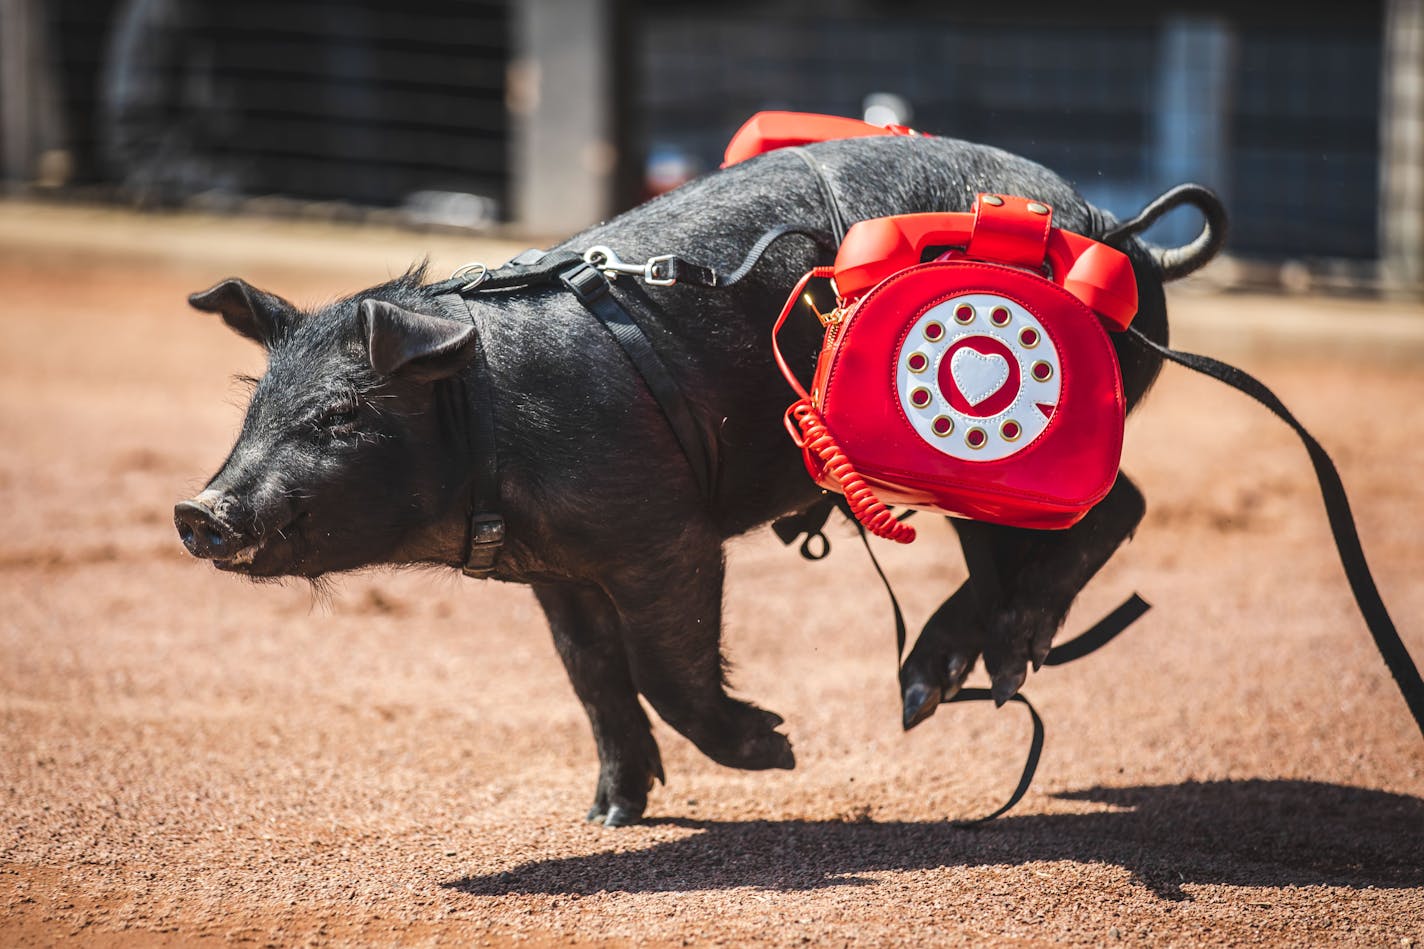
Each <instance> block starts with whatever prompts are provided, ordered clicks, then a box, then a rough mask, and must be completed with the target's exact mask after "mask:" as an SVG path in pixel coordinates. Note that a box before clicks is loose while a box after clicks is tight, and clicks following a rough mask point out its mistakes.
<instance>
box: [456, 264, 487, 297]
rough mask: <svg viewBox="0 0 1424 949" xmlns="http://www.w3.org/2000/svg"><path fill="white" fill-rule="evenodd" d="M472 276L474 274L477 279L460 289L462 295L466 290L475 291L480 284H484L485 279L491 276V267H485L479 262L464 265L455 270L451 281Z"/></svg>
mask: <svg viewBox="0 0 1424 949" xmlns="http://www.w3.org/2000/svg"><path fill="white" fill-rule="evenodd" d="M470 274H474V275H475V277H474V279H473V280H471V281H470V282H469V283H467V284H464V285H463V286H461V287H460V292H461V293H463V292H465V291H466V290H473V289H475V287H478V286H479V285H480V284H482V283H484V280H485V277H486V276H488V275H489V267H487V266H485V265H484V264H482V263H480V262H479V261H474V262H472V263H468V264H464V265H462V266H460V267H457V268H456V269H455V272H454V273H452V274H451V275H450V279H451V280H458V279H460V278H461V277H465V276H469V275H470Z"/></svg>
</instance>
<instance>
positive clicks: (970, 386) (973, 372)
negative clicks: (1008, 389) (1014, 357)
mask: <svg viewBox="0 0 1424 949" xmlns="http://www.w3.org/2000/svg"><path fill="white" fill-rule="evenodd" d="M949 375H950V377H951V378H953V379H954V384H955V385H956V386H957V387H958V388H959V392H960V394H961V395H963V396H964V399H965V401H967V402H968V403H969V404H970V405H978V404H979V403H980V402H983V401H984V400H985V399H987V398H989V397H990V396H991V395H993V394H994V393H995V392H998V391H999V390H1000V389H1001V388H1003V386H1004V383H1005V382H1008V381H1009V361H1008V360H1007V359H1005V358H1004V357H1003V356H1001V355H999V354H998V353H981V352H979V351H978V350H977V349H970V348H969V347H968V346H962V347H960V348H959V349H956V350H955V351H954V355H953V356H951V357H950V360H949Z"/></svg>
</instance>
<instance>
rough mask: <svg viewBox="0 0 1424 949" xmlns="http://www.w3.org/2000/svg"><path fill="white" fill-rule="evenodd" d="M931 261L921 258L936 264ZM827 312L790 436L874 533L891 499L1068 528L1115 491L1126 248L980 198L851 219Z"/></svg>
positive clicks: (1128, 292)
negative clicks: (1111, 333)
mask: <svg viewBox="0 0 1424 949" xmlns="http://www.w3.org/2000/svg"><path fill="white" fill-rule="evenodd" d="M943 248H950V249H949V250H947V251H946V252H944V253H938V256H936V257H935V259H932V260H929V261H927V262H922V258H923V257H925V256H926V255H927V252H928V253H930V254H935V253H937V252H938V250H939V249H943ZM813 277H830V278H831V279H832V281H833V286H834V289H835V292H836V298H837V306H836V308H835V310H833V311H832V312H831V313H830V314H827V315H826V316H824V317H822V319H823V321H824V322H825V323H826V337H825V342H824V345H823V347H822V350H821V354H820V357H819V359H818V362H817V367H816V373H815V377H814V380H813V382H812V385H811V389H810V391H809V392H808V391H807V390H806V389H805V388H803V387H802V385H801V383H800V382H799V381H798V380H797V379H796V377H795V375H794V374H793V373H792V372H791V371H790V368H789V367H788V366H787V365H786V363H785V361H784V359H782V357H781V354H780V351H779V350H778V351H777V353H776V357H777V361H778V363H779V364H780V365H781V368H782V371H783V373H785V375H786V378H787V381H788V382H790V383H791V385H792V387H793V388H794V389H796V390H797V392H798V394H799V395H800V396H801V398H800V400H798V401H797V402H796V403H795V404H793V405H792V406H791V408H790V409H788V411H787V428H788V430H789V431H790V432H791V435H792V438H793V439H794V440H795V441H796V443H797V444H798V445H799V446H801V448H802V451H803V453H804V457H805V462H806V468H807V471H808V472H809V473H810V475H811V477H812V478H813V479H815V480H816V482H817V483H818V484H820V485H822V486H823V487H825V488H828V489H830V490H833V491H839V492H842V493H844V494H845V495H846V496H847V498H848V500H849V501H850V505H851V509H852V511H854V513H855V514H856V516H857V517H858V518H859V519H860V520H861V521H862V522H863V523H864V524H866V526H867V527H868V528H869V529H870V530H871V531H873V532H874V533H876V534H879V535H881V536H885V537H890V538H892V539H895V540H900V541H902V542H908V541H909V540H912V539H913V537H914V531H913V528H911V527H910V526H909V525H907V524H904V523H901V522H900V521H898V520H897V519H896V518H895V517H894V516H893V515H892V514H891V513H890V512H889V511H888V510H887V509H886V504H896V505H901V506H904V507H909V508H914V509H917V510H923V511H935V512H939V513H943V514H952V515H959V516H963V517H971V518H975V519H978V520H984V521H990V522H993V523H997V524H1008V525H1013V526H1016V527H1032V528H1065V527H1069V526H1071V525H1072V524H1074V523H1076V522H1077V521H1078V520H1079V519H1080V518H1081V517H1082V516H1083V515H1084V514H1085V513H1087V511H1088V509H1089V508H1091V507H1092V506H1093V505H1094V504H1096V503H1097V502H1098V501H1100V500H1101V499H1102V498H1103V496H1104V495H1106V494H1107V492H1108V490H1109V489H1110V488H1111V487H1112V484H1113V481H1114V479H1115V478H1116V476H1117V468H1118V462H1119V460H1120V457H1121V453H1122V435H1123V416H1124V400H1123V391H1122V379H1121V374H1120V372H1119V369H1118V364H1117V356H1116V353H1115V351H1114V349H1113V346H1112V343H1111V341H1110V340H1109V338H1108V333H1107V331H1108V329H1112V330H1122V329H1125V328H1126V327H1127V325H1128V324H1129V323H1130V321H1131V319H1132V317H1133V315H1134V314H1135V312H1136V310H1137V284H1136V281H1135V278H1134V276H1133V273H1132V266H1131V264H1130V262H1129V261H1128V259H1127V257H1126V256H1124V255H1123V254H1122V253H1121V252H1119V251H1117V250H1115V249H1113V248H1110V247H1107V246H1106V245H1104V244H1100V243H1098V242H1096V241H1093V240H1091V239H1089V238H1086V237H1083V236H1082V235H1079V234H1074V233H1072V232H1068V231H1063V230H1060V229H1057V228H1054V227H1053V226H1052V210H1051V209H1050V208H1048V207H1047V206H1046V205H1044V204H1042V203H1039V202H1036V201H1033V200H1030V199H1026V198H1021V197H1013V196H1009V195H990V194H984V195H980V196H979V198H978V199H977V200H976V202H975V206H974V210H973V211H972V212H969V213H944V214H910V215H901V216H898V217H891V218H878V219H875V220H870V221H862V222H860V223H858V224H856V225H855V226H853V227H852V228H851V229H850V231H849V232H848V233H847V234H846V238H845V241H844V242H843V243H842V244H841V247H840V250H839V253H838V254H837V257H836V263H835V266H834V267H832V268H817V269H816V270H813V271H811V273H809V274H807V275H806V276H805V277H803V278H802V280H801V282H800V284H798V286H797V288H796V289H795V290H794V291H793V292H792V294H791V297H790V298H789V299H788V300H787V305H786V307H785V308H784V309H783V311H782V314H781V319H779V320H778V321H777V324H776V329H777V331H778V332H779V330H780V328H781V326H782V324H783V323H784V321H785V319H786V317H787V315H788V314H789V313H790V311H791V309H792V308H793V307H794V306H795V304H796V302H797V300H798V299H799V298H800V296H801V293H802V291H803V289H804V288H805V285H806V283H807V282H808V281H809V280H810V279H812V278H813Z"/></svg>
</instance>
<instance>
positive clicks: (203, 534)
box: [173, 491, 242, 560]
mask: <svg viewBox="0 0 1424 949" xmlns="http://www.w3.org/2000/svg"><path fill="white" fill-rule="evenodd" d="M219 497H220V496H219V495H217V493H216V492H213V491H204V492H203V493H202V494H200V495H198V496H197V497H195V498H193V499H191V500H188V501H180V502H178V503H177V504H176V505H174V506H173V523H174V525H175V526H176V527H177V528H178V537H179V539H181V540H182V541H183V546H184V547H186V548H188V553H190V554H192V555H193V556H194V557H201V558H203V559H204V560H226V559H228V558H229V557H232V556H233V555H234V554H235V553H237V550H238V547H240V546H242V542H241V540H240V539H239V538H238V536H237V534H236V533H235V532H234V531H233V530H232V528H230V527H228V526H227V524H225V523H224V522H223V521H222V520H221V519H220V518H219V517H218V515H217V512H216V511H215V510H214V507H215V502H216V501H218V500H219Z"/></svg>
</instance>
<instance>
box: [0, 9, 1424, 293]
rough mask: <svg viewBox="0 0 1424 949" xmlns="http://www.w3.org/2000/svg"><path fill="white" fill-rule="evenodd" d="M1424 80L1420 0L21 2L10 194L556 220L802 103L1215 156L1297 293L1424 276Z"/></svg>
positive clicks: (1111, 192) (492, 221)
mask: <svg viewBox="0 0 1424 949" xmlns="http://www.w3.org/2000/svg"><path fill="white" fill-rule="evenodd" d="M1421 87H1424V0H1358V2H1355V3H1351V4H1344V3H1296V4H1293V5H1291V7H1290V9H1289V12H1288V13H1286V12H1283V9H1282V8H1281V7H1280V5H1279V4H1276V3H1266V2H1245V3H1211V2H1205V3H1198V2H1188V0H1179V2H1174V3H1169V4H1143V3H1140V2H1139V3H1132V4H1127V3H1103V4H1090V5H1078V6H1074V7H1065V6H1064V5H1062V4H1058V3H1053V4H1050V3H1043V2H1023V0H1006V2H996V3H992V4H981V5H978V6H977V8H976V7H975V6H973V5H969V4H946V3H942V2H941V3H930V2H921V0H876V2H870V0H822V2H819V3H807V2H795V0H758V2H755V3H753V2H742V0H722V2H718V3H706V2H688V0H662V2H658V3H653V2H650V0H506V2H499V0H488V2H482V0H402V2H399V3H395V2H389V0H246V2H243V3H232V2H226V0H0V158H2V159H3V166H0V172H3V180H4V183H5V186H6V193H7V194H9V195H11V196H22V197H28V198H30V199H36V198H39V199H48V200H55V201H83V202H91V203H92V202H99V203H109V204H120V205H137V206H139V207H142V208H174V207H177V208H194V209H203V210H207V211H216V212H220V213H235V214H255V215H280V216H290V215H305V216H318V217H322V218H324V219H336V220H346V219H349V220H352V221H377V222H382V223H387V224H397V225H408V226H415V227H424V228H442V229H451V230H454V231H457V232H458V231H466V230H468V231H480V232H489V233H492V234H496V235H500V234H503V235H510V236H526V235H527V236H534V237H541V236H549V237H557V236H561V235H565V234H568V233H570V232H572V231H574V230H577V229H578V228H580V227H582V226H584V225H586V224H589V223H592V222H594V221H597V220H599V219H601V218H604V217H606V216H608V215H610V214H612V213H614V212H617V211H619V210H622V209H625V208H627V207H630V206H632V205H634V204H636V203H638V202H639V201H641V200H643V199H645V198H647V197H648V196H650V195H652V194H656V193H658V192H660V191H664V190H667V189H669V188H671V187H675V186H676V185H677V184H679V183H681V182H683V181H685V180H687V179H688V178H690V177H693V176H695V175H698V174H700V173H703V172H705V171H708V170H710V169H712V168H715V167H716V165H717V163H718V161H719V160H720V156H721V151H722V148H723V146H724V145H725V143H726V141H727V139H728V138H729V137H730V135H731V134H732V133H733V132H734V131H735V130H736V128H737V127H738V126H739V125H740V124H741V122H742V121H744V120H745V119H746V118H747V116H749V115H750V114H751V113H753V112H755V111H757V110H758V109H797V110H807V111H819V112H829V113H835V114H840V115H856V116H864V117H866V118H868V119H869V120H871V121H876V122H886V121H895V122H903V123H906V124H911V125H914V126H915V127H918V128H921V129H923V130H925V131H929V132H932V133H935V134H940V135H948V136H954V137H960V138H966V139H971V140H976V141H981V142H987V143H990V144H994V145H998V146H1001V147H1003V148H1006V149H1009V150H1011V151H1015V152H1019V153H1021V154H1024V155H1027V156H1029V157H1031V158H1034V159H1036V160H1039V161H1041V162H1043V163H1044V164H1046V165H1048V166H1050V167H1052V168H1054V169H1055V170H1057V171H1058V172H1060V173H1062V174H1063V175H1065V176H1066V177H1068V178H1069V179H1071V180H1072V181H1074V182H1075V183H1076V184H1077V185H1078V186H1079V188H1080V189H1081V190H1082V191H1083V192H1084V193H1085V194H1086V195H1087V196H1088V197H1089V199H1090V200H1092V201H1094V202H1095V203H1098V204H1100V205H1102V206H1104V207H1106V208H1108V209H1110V210H1113V211H1115V212H1117V213H1119V214H1126V213H1129V212H1131V211H1133V210H1135V209H1136V208H1138V207H1139V206H1140V205H1141V204H1142V203H1143V202H1144V201H1146V200H1147V199H1148V198H1150V197H1151V196H1152V195H1154V194H1156V193H1158V192H1159V191H1161V190H1162V189H1164V188H1165V187H1167V186H1169V185H1171V184H1174V183H1176V182H1179V181H1183V180H1187V179H1194V180H1198V181H1201V182H1203V183H1206V184H1209V185H1211V186H1213V187H1215V188H1216V189H1218V190H1219V191H1220V192H1221V193H1222V194H1223V196H1224V197H1225V198H1226V201H1227V204H1228V206H1229V207H1230V209H1231V212H1232V216H1233V232H1232V236H1231V241H1230V244H1229V248H1228V249H1229V253H1230V261H1231V266H1228V267H1224V268H1219V269H1217V271H1216V273H1217V279H1218V280H1219V281H1227V282H1235V283H1251V284H1260V285H1265V286H1268V287H1269V286H1273V285H1280V286H1283V287H1285V288H1286V289H1288V290H1305V289H1311V290H1316V291H1319V290H1326V291H1330V290H1343V291H1351V292H1369V293H1387V294H1391V295H1395V294H1403V295H1405V296H1414V295H1417V294H1419V293H1420V291H1421V287H1424V94H1421ZM1181 213H1182V215H1183V216H1182V218H1181V219H1180V220H1174V219H1171V218H1169V219H1168V220H1166V221H1164V222H1163V223H1162V224H1161V225H1159V227H1158V229H1157V230H1156V231H1154V233H1153V237H1154V239H1157V240H1159V241H1160V242H1162V243H1176V242H1179V241H1181V240H1183V239H1185V238H1186V237H1187V236H1189V234H1190V232H1191V229H1192V228H1193V226H1194V224H1195V222H1194V221H1193V220H1191V218H1190V215H1189V214H1187V212H1185V211H1184V212H1181Z"/></svg>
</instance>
